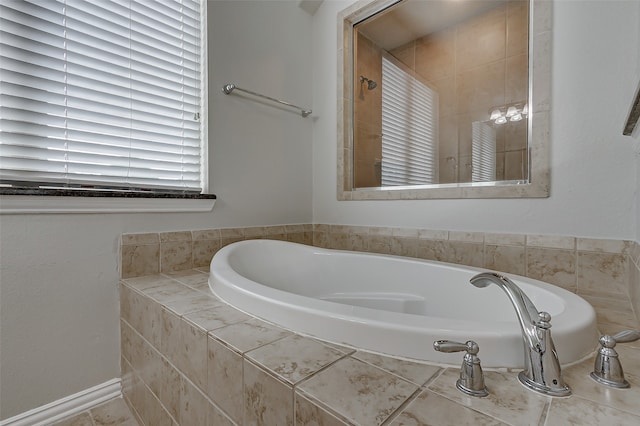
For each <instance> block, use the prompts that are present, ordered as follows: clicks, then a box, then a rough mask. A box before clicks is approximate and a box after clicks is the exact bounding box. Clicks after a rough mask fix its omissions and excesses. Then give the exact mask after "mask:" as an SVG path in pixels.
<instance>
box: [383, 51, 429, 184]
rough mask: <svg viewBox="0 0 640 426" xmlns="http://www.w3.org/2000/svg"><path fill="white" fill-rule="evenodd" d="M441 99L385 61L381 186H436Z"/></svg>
mask: <svg viewBox="0 0 640 426" xmlns="http://www.w3.org/2000/svg"><path fill="white" fill-rule="evenodd" d="M437 108H438V97H437V93H436V92H434V91H432V90H431V89H430V88H428V87H427V86H426V85H424V84H422V83H421V82H420V81H418V80H416V79H415V78H414V77H413V76H411V75H409V74H407V73H405V72H404V71H403V70H402V69H401V68H399V67H397V66H396V65H394V64H393V63H392V62H391V61H390V60H388V59H387V58H386V57H384V56H383V58H382V185H383V186H393V185H416V184H429V183H436V182H437V176H436V173H437V169H436V166H435V164H436V158H437V130H438V121H437V120H438V110H437Z"/></svg>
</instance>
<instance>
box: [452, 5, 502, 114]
mask: <svg viewBox="0 0 640 426" xmlns="http://www.w3.org/2000/svg"><path fill="white" fill-rule="evenodd" d="M505 35H506V7H505V6H500V7H497V8H495V9H492V10H490V11H489V12H487V13H483V14H481V15H478V16H477V17H475V18H471V19H469V20H467V21H465V22H463V23H462V24H460V26H459V27H458V33H457V40H456V66H457V68H458V71H465V70H469V69H472V68H476V67H478V66H479V65H482V64H488V63H491V62H495V61H497V60H500V59H504V55H505V46H506V39H505ZM501 81H502V80H501ZM488 105H489V106H490V105H499V103H490V104H488Z"/></svg>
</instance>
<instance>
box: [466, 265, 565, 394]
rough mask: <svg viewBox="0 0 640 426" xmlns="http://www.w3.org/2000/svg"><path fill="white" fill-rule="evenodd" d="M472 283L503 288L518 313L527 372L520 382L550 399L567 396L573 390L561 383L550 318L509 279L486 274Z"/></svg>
mask: <svg viewBox="0 0 640 426" xmlns="http://www.w3.org/2000/svg"><path fill="white" fill-rule="evenodd" d="M471 284H473V285H474V286H476V287H479V288H483V287H486V286H488V285H489V284H495V285H497V286H498V287H500V288H501V289H502V290H504V292H505V293H506V294H507V296H508V297H509V300H510V301H511V304H512V305H513V307H514V309H515V310H516V315H517V317H518V321H519V323H520V329H521V331H522V341H523V344H524V365H525V369H524V371H521V372H520V373H519V374H518V380H520V382H521V383H522V384H523V385H524V386H525V387H526V388H528V389H531V390H533V391H535V392H539V393H542V394H544V395H548V396H568V395H571V389H570V388H569V386H567V385H566V384H565V383H564V381H563V380H562V372H561V369H560V361H559V360H558V354H557V353H556V348H555V346H554V344H553V339H552V338H551V315H549V313H547V312H543V311H540V312H539V311H538V309H536V307H535V306H534V304H533V302H532V301H531V299H529V298H528V297H527V295H526V294H524V292H523V291H522V290H521V289H520V288H519V287H518V286H517V285H516V284H514V282H513V281H511V280H510V279H509V278H507V277H505V276H503V275H500V274H497V273H494V272H483V273H480V274H478V275H475V276H474V277H473V278H471Z"/></svg>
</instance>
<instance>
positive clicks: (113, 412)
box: [52, 398, 139, 426]
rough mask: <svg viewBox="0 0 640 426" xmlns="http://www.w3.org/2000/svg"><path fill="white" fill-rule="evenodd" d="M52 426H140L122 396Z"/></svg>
mask: <svg viewBox="0 0 640 426" xmlns="http://www.w3.org/2000/svg"><path fill="white" fill-rule="evenodd" d="M52 426H139V425H138V422H137V421H136V420H135V418H134V417H133V414H131V411H130V410H129V407H128V406H127V404H126V403H125V402H124V399H122V398H115V399H112V400H111V401H107V402H105V403H103V404H100V405H98V406H96V407H93V408H92V409H90V410H87V411H83V412H82V413H80V414H76V415H75V416H72V417H69V418H66V419H64V420H61V421H59V422H57V423H53V425H52Z"/></svg>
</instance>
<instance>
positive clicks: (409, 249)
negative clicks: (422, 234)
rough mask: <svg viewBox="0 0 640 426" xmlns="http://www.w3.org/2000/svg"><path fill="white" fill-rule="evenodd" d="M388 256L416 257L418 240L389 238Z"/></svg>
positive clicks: (412, 238) (414, 238)
mask: <svg viewBox="0 0 640 426" xmlns="http://www.w3.org/2000/svg"><path fill="white" fill-rule="evenodd" d="M389 243H390V246H389V248H390V254H393V255H396V256H407V257H417V255H418V238H416V237H391V239H390V242H389Z"/></svg>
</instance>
